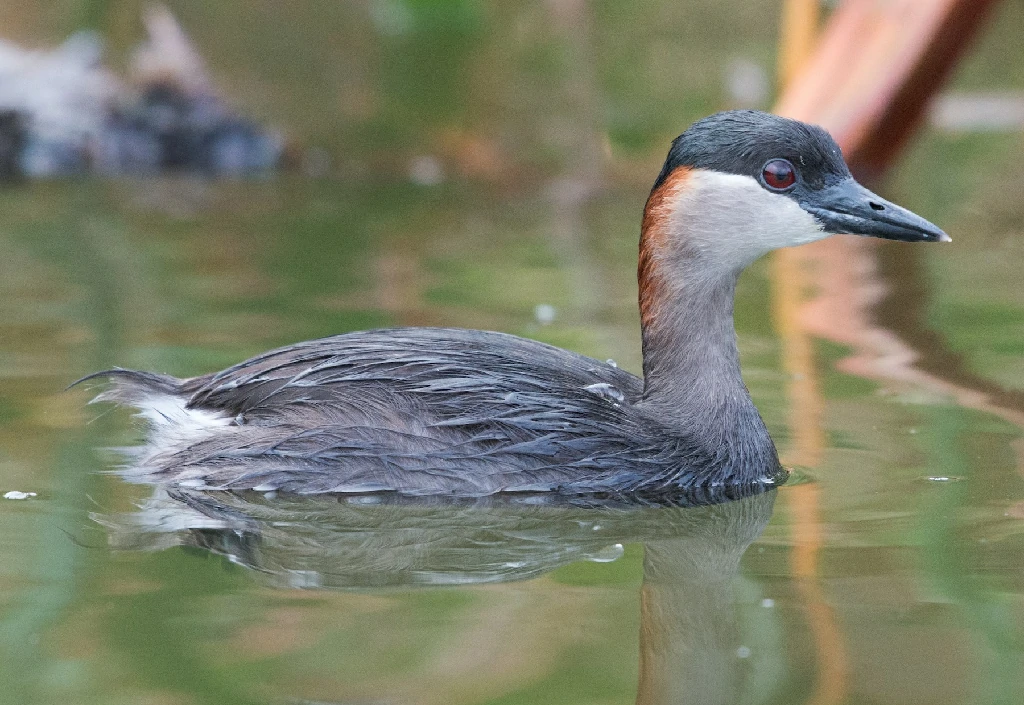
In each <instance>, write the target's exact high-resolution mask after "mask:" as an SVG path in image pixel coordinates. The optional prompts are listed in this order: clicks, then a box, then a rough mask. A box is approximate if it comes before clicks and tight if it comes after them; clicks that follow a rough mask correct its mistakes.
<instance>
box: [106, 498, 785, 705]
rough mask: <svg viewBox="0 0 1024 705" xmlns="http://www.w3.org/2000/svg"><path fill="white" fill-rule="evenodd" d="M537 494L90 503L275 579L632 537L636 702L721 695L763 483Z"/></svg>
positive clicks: (551, 551) (402, 574)
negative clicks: (686, 499)
mask: <svg viewBox="0 0 1024 705" xmlns="http://www.w3.org/2000/svg"><path fill="white" fill-rule="evenodd" d="M539 501H541V500H540V499H539V498H537V497H528V498H519V499H515V498H506V499H497V498H489V499H486V500H477V501H473V502H466V501H446V500H443V499H440V498H427V499H419V498H417V499H409V498H406V499H403V498H398V497H390V498H387V497H379V496H378V497H332V496H314V497H266V496H264V495H261V494H259V493H247V494H244V495H243V494H234V493H216V492H212V493H204V492H192V491H188V490H168V489H158V490H157V491H156V492H155V493H154V495H153V496H152V497H151V498H150V499H149V500H147V501H146V502H144V503H143V504H142V505H141V506H140V508H139V510H138V511H136V512H132V513H127V514H120V515H106V516H96V517H94V518H96V519H97V520H98V521H100V522H101V523H103V524H104V525H105V526H106V527H108V530H109V535H110V541H111V543H112V545H114V546H115V547H117V548H121V549H150V550H151V549H163V548H168V547H171V546H191V547H197V548H201V549H204V550H207V551H210V552H212V553H215V554H218V555H223V556H226V557H228V558H229V559H230V560H231V561H232V562H234V563H237V564H240V565H244V566H246V567H248V568H250V569H252V570H254V571H257V572H258V574H259V575H260V577H261V578H262V579H263V580H265V581H267V582H269V583H270V584H272V585H274V586H275V587H282V588H318V589H323V588H343V589H371V588H381V587H401V586H415V585H420V586H423V585H463V586H465V585H470V584H478V583H494V582H507V581H514V580H524V579H530V578H535V577H538V576H540V575H543V574H545V573H548V572H550V571H552V570H554V569H556V568H559V567H561V566H565V565H567V564H569V563H572V562H574V561H581V560H589V561H598V562H601V561H610V560H615V559H616V558H617V557H619V556H620V555H621V554H622V551H623V545H624V544H629V543H640V544H641V545H642V546H643V548H644V561H643V587H642V591H641V617H640V618H641V625H640V653H639V661H640V676H639V685H638V696H637V702H638V703H645V704H646V703H682V702H688V703H690V702H692V703H732V702H737V701H739V700H740V699H742V698H741V696H742V694H743V693H744V692H745V691H746V690H747V689H748V688H749V687H751V686H752V684H751V682H750V681H751V677H750V676H751V673H752V669H751V668H750V667H749V662H748V661H747V660H746V659H747V657H748V656H750V649H749V648H748V647H747V646H745V645H744V644H742V643H741V641H740V636H739V634H740V630H739V628H738V626H737V617H736V612H735V605H734V598H733V594H732V583H733V581H734V579H735V578H736V575H737V572H738V569H739V562H740V558H741V557H742V555H743V553H744V552H745V551H746V549H747V547H748V546H749V545H750V543H751V542H752V541H754V540H755V539H756V538H757V537H758V536H760V535H761V532H762V531H763V530H764V528H765V526H766V525H767V523H768V520H769V518H770V517H771V513H772V507H773V504H774V502H775V492H774V491H770V492H766V493H763V494H758V495H754V496H751V497H747V498H745V499H742V500H738V501H733V502H724V503H721V504H713V505H705V506H697V507H692V506H690V507H688V506H640V505H629V504H626V503H624V502H622V501H621V500H616V501H605V502H602V501H596V500H595V501H591V502H589V503H588V506H578V505H566V504H551V503H547V502H543V503H538V502H539Z"/></svg>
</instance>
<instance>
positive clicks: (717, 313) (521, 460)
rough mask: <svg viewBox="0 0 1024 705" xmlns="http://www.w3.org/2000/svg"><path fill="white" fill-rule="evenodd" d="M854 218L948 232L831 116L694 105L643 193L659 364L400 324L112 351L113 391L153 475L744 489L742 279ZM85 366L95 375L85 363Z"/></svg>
mask: <svg viewBox="0 0 1024 705" xmlns="http://www.w3.org/2000/svg"><path fill="white" fill-rule="evenodd" d="M836 232H853V233H859V234H865V235H874V236H878V237H886V238H890V239H901V240H931V241H938V240H948V237H947V236H946V235H945V233H943V232H942V231H941V230H939V229H938V228H936V227H935V226H934V225H932V224H931V223H928V221H925V220H924V219H922V218H920V217H918V216H916V215H914V214H913V213H910V212H909V211H906V210H905V209H902V208H900V207H899V206H896V205H895V204H891V203H889V202H887V201H884V200H883V199H881V198H879V197H878V196H876V195H875V194H873V193H871V192H870V191H868V190H867V189H864V188H863V187H862V186H860V185H859V184H857V183H856V182H855V181H854V180H853V179H852V177H851V176H850V173H849V170H848V169H847V167H846V164H845V162H843V159H842V155H841V154H840V152H839V148H838V147H837V146H836V145H835V143H834V142H833V141H832V139H831V137H829V136H828V134H827V133H826V132H825V131H824V130H821V129H820V128H815V127H813V126H809V125H805V124H803V123H800V122H797V121H793V120H786V119H784V118H779V117H776V116H771V115H767V114H765V113H758V112H755V111H734V112H727V113H719V114H717V115H714V116H711V117H709V118H705V119H704V120H701V121H699V122H698V123H695V124H694V125H693V126H691V128H690V129H689V130H687V131H686V132H685V133H683V135H681V136H680V137H679V138H678V139H677V140H676V141H675V142H674V143H673V146H672V149H671V150H670V152H669V156H668V159H667V160H666V162H665V166H664V168H663V169H662V173H661V174H660V175H659V177H658V179H657V181H656V183H655V186H654V188H653V190H652V192H651V195H650V197H649V198H648V201H647V205H646V207H645V209H644V217H643V224H642V227H641V237H640V257H639V267H638V279H639V300H640V318H641V339H642V345H643V360H644V376H643V378H642V379H641V378H639V377H636V376H634V375H632V374H630V373H628V372H625V371H623V370H620V369H618V368H617V367H615V366H614V365H611V364H608V363H605V362H600V361H598V360H595V359H592V358H589V357H585V356H582V355H579V354H576V353H573V352H569V351H566V350H561V349H558V348H555V347H552V346H549V345H545V344H543V343H539V342H536V341H531V340H527V339H524V338H519V337H516V336H511V335H506V334H503V333H495V332H485V331H470V330H460V329H438V328H398V329H390V330H378V331H368V332H358V333H348V334H344V335H338V336H333V337H329V338H323V339H320V340H313V341H308V342H304V343H299V344H296V345H292V346H288V347H284V348H280V349H278V350H274V351H271V352H268V353H265V354H263V355H259V356H257V357H254V358H252V359H250V360H247V361H245V362H242V363H240V364H238V365H236V366H234V367H231V368H228V369H227V370H224V371H222V372H219V373H216V374H212V375H206V376H202V377H196V378H193V379H188V380H179V379H176V378H173V377H167V376H164V375H156V374H153V373H148V372H135V371H131V370H112V371H107V372H101V373H97V374H96V375H91V376H90V377H97V376H98V377H108V378H110V379H111V381H112V382H113V385H112V387H111V388H110V389H109V390H107V391H105V392H103V393H102V394H100V395H99V396H98V397H97V400H98V401H113V402H118V403H122V404H128V405H132V406H135V407H137V408H138V409H139V412H140V414H141V415H142V416H144V417H145V418H147V419H148V420H149V422H150V428H151V433H150V437H149V440H148V442H147V443H146V444H144V445H141V446H138V447H136V448H135V449H133V450H132V451H131V453H132V455H131V462H130V463H129V465H128V467H127V469H126V474H127V475H128V476H129V477H133V478H135V479H139V480H144V481H152V482H161V483H168V484H177V485H183V486H188V487H204V488H212V489H230V490H246V489H255V490H263V491H284V492H294V493H302V494H312V493H325V492H339V493H341V492H350V493H351V492H355V493H372V492H398V493H404V494H414V495H423V494H449V495H460V496H480V495H489V494H494V493H499V492H532V493H540V492H545V493H550V492H560V493H566V494H580V493H607V494H622V493H637V494H677V493H690V494H693V493H697V494H701V493H704V494H705V495H708V496H710V495H709V494H708V493H712V494H713V493H724V494H725V496H730V495H735V494H744V493H748V492H749V491H756V490H757V489H763V488H765V487H770V486H772V485H773V484H776V483H778V482H780V481H782V480H783V479H784V477H785V472H784V471H783V470H782V468H781V467H780V465H779V460H778V455H777V453H776V450H775V446H774V444H773V442H772V440H771V437H770V436H769V434H768V431H767V429H766V427H765V425H764V422H763V421H762V419H761V417H760V415H759V414H758V412H757V409H756V407H755V406H754V404H753V401H752V400H751V398H750V394H749V393H748V391H747V389H746V387H745V385H744V383H743V378H742V375H741V373H740V367H739V353H738V349H737V345H736V334H735V329H734V325H733V318H732V310H733V298H734V292H735V287H736V281H737V279H738V277H739V275H740V273H741V272H742V271H743V269H744V268H745V267H746V266H747V265H749V264H750V263H751V262H753V261H754V260H755V259H756V258H757V257H759V256H761V255H762V254H764V253H765V252H767V251H769V250H772V249H775V248H777V247H784V246H789V245H797V244H802V243H805V242H810V241H813V240H816V239H820V238H823V237H826V236H828V235H830V234H833V233H836ZM86 379H89V378H86Z"/></svg>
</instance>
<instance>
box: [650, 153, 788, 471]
mask: <svg viewBox="0 0 1024 705" xmlns="http://www.w3.org/2000/svg"><path fill="white" fill-rule="evenodd" d="M677 171H682V172H683V173H681V174H680V175H678V176H677V175H675V174H673V175H672V176H670V177H669V179H667V180H666V182H665V184H664V185H662V186H661V187H660V188H659V189H658V190H656V191H655V192H654V193H652V194H651V197H650V199H649V200H648V203H647V207H646V208H645V212H644V223H643V230H642V233H641V239H640V260H639V269H638V279H639V285H640V287H639V288H640V297H639V298H640V320H641V338H642V345H643V367H644V392H643V397H642V399H641V400H640V402H639V405H640V406H641V407H642V408H643V409H644V410H645V411H646V412H647V413H649V414H651V416H652V417H654V418H656V419H658V420H659V421H660V422H661V423H663V424H665V425H668V426H670V427H671V428H673V429H676V430H677V431H678V432H680V433H681V434H683V435H685V436H687V437H690V438H692V439H695V440H696V441H697V443H698V444H699V445H700V446H701V447H702V448H703V449H704V450H705V451H706V453H707V454H708V456H709V457H712V458H722V456H723V451H726V453H725V454H726V455H728V456H729V457H730V458H732V459H733V462H736V463H740V464H743V463H745V462H748V461H749V462H750V463H751V464H753V465H763V464H764V463H766V462H774V463H777V462H778V461H777V455H776V453H775V446H774V444H773V443H772V441H771V438H770V437H769V436H768V431H767V429H766V428H765V426H764V422H763V421H762V420H761V417H760V415H759V414H758V412H757V409H756V407H755V406H754V403H753V401H752V400H751V398H750V394H749V392H748V391H747V388H746V385H745V384H744V383H743V377H742V374H741V373H740V362H739V350H738V348H737V344H736V330H735V326H734V324H733V305H734V298H735V292H736V282H737V280H738V278H739V275H740V273H741V271H742V269H743V264H742V263H741V264H737V265H735V266H730V265H728V264H724V263H723V261H722V260H721V258H717V257H716V256H715V255H714V254H713V253H710V254H709V252H708V249H707V248H706V247H702V246H701V240H700V233H699V231H700V230H701V228H702V227H703V225H704V224H702V223H701V222H700V221H699V219H698V217H697V213H696V212H697V211H699V209H698V208H689V209H688V208H687V207H686V204H687V203H688V202H692V201H693V199H690V200H689V201H688V199H687V194H686V193H684V189H686V188H687V184H686V181H687V179H688V177H689V174H688V173H687V172H686V170H677ZM687 211H690V212H687ZM720 235H725V234H720ZM760 470H761V468H757V469H755V468H751V471H752V472H758V471H760Z"/></svg>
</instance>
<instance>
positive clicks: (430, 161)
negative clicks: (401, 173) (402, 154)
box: [409, 155, 444, 186]
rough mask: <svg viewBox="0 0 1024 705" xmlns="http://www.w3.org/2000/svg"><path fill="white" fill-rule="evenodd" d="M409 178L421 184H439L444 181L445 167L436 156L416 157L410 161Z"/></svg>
mask: <svg viewBox="0 0 1024 705" xmlns="http://www.w3.org/2000/svg"><path fill="white" fill-rule="evenodd" d="M409 180H410V181H412V182H413V183H414V184H419V185H420V186H437V185H438V184H439V183H441V182H442V181H444V169H443V168H442V166H441V162H439V161H438V160H437V158H436V157H431V156H429V155H426V156H422V157H416V158H415V159H413V160H412V161H411V162H409Z"/></svg>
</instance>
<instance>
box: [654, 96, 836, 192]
mask: <svg viewBox="0 0 1024 705" xmlns="http://www.w3.org/2000/svg"><path fill="white" fill-rule="evenodd" d="M780 158H781V159H788V160H789V161H791V162H792V163H793V164H794V165H795V166H796V167H797V170H798V173H799V174H800V175H801V180H802V182H803V184H802V185H803V186H804V187H805V188H806V189H808V190H817V189H821V188H823V187H825V186H830V185H832V184H835V183H838V182H840V181H842V180H843V179H848V178H849V177H850V169H849V167H847V166H846V162H845V161H844V160H843V153H842V150H840V149H839V145H837V144H836V142H835V140H834V139H832V135H830V134H829V133H828V132H827V131H825V130H823V129H822V128H820V127H818V126H817V125H808V124H807V123H803V122H800V121H799V120H790V119H789V118H784V117H779V116H778V115H769V114H767V113H762V112H760V111H758V110H729V111H726V112H721V113H715V114H714V115H710V116H708V117H706V118H704V119H702V120H698V121H697V122H695V123H693V124H692V125H690V127H689V128H688V129H687V130H686V132H684V133H683V134H681V135H679V137H677V138H676V139H674V140H673V141H672V148H671V149H670V150H669V153H668V158H666V159H665V165H664V166H663V167H662V169H661V173H660V174H659V175H658V179H657V180H656V181H655V182H654V189H653V190H655V191H656V190H657V189H658V187H659V186H661V184H662V183H663V182H664V181H665V179H666V178H667V177H668V175H669V174H671V173H672V172H673V171H675V170H676V169H677V168H679V167H681V166H687V167H692V168H696V169H707V170H711V171H717V172H721V173H723V174H739V175H741V176H749V177H751V178H754V179H758V180H760V178H761V168H762V167H763V166H764V165H765V163H766V162H768V161H769V160H771V159H780Z"/></svg>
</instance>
